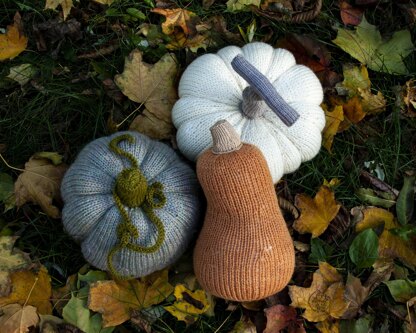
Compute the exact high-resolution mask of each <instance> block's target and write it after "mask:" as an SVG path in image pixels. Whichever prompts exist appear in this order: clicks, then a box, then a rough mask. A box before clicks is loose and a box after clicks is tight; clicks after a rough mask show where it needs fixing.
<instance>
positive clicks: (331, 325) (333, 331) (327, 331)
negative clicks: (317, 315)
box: [315, 319, 339, 333]
mask: <svg viewBox="0 0 416 333" xmlns="http://www.w3.org/2000/svg"><path fill="white" fill-rule="evenodd" d="M315 326H316V328H317V329H318V330H319V332H320V333H339V320H329V319H327V320H325V321H323V322H320V323H318V324H316V325H315Z"/></svg>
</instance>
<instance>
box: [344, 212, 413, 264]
mask: <svg viewBox="0 0 416 333" xmlns="http://www.w3.org/2000/svg"><path fill="white" fill-rule="evenodd" d="M351 214H352V215H353V216H355V223H356V226H355V230H356V232H360V231H362V230H365V229H368V228H377V227H380V226H384V229H383V232H382V233H381V235H380V237H379V241H378V254H379V257H385V258H392V259H394V258H398V259H400V260H401V261H403V262H404V263H405V264H407V265H409V266H411V267H415V266H416V244H415V242H414V240H413V239H412V238H411V239H409V240H407V241H406V240H404V239H402V238H401V237H399V236H396V235H394V234H393V233H392V232H391V231H390V230H392V229H395V228H399V227H400V225H399V224H398V222H397V221H396V219H395V218H394V215H393V214H392V213H390V212H389V211H387V210H385V209H382V208H377V207H354V208H353V209H352V210H351Z"/></svg>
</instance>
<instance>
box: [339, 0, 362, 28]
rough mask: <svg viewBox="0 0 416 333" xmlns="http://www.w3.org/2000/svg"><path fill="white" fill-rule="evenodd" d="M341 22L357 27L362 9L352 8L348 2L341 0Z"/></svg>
mask: <svg viewBox="0 0 416 333" xmlns="http://www.w3.org/2000/svg"><path fill="white" fill-rule="evenodd" d="M339 8H340V10H341V20H342V22H343V23H344V24H350V25H354V26H355V25H359V24H360V23H361V20H362V18H363V14H364V9H363V8H358V7H353V6H352V5H351V4H350V3H349V2H348V1H346V0H341V2H340V4H339Z"/></svg>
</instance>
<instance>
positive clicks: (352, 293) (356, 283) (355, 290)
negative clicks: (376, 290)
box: [342, 274, 370, 319]
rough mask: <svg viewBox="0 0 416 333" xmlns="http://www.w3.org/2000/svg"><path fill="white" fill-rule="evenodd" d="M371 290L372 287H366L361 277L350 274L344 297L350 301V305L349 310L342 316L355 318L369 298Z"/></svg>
mask: <svg viewBox="0 0 416 333" xmlns="http://www.w3.org/2000/svg"><path fill="white" fill-rule="evenodd" d="M369 292H370V287H364V286H363V285H362V284H361V281H360V279H359V278H357V277H355V276H353V275H351V274H348V278H347V283H346V284H345V295H344V297H345V300H346V301H347V302H349V305H348V309H347V311H346V312H345V313H344V314H343V315H342V318H343V319H352V318H354V317H355V316H356V315H357V313H358V311H359V310H360V308H361V306H362V305H363V304H364V302H365V300H366V299H367V297H368V295H369Z"/></svg>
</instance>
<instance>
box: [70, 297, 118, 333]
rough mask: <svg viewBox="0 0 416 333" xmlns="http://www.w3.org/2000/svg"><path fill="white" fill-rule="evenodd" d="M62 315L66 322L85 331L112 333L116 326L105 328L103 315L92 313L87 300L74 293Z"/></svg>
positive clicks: (86, 332)
mask: <svg viewBox="0 0 416 333" xmlns="http://www.w3.org/2000/svg"><path fill="white" fill-rule="evenodd" d="M62 315H63V317H64V319H65V321H66V322H68V323H70V324H72V325H74V326H76V327H78V328H79V329H81V330H83V331H84V332H85V333H111V332H112V331H113V330H114V327H106V328H103V325H102V321H103V319H102V317H101V315H100V314H99V313H96V314H92V313H91V311H90V310H88V307H87V302H86V300H82V299H80V298H78V297H75V296H74V295H72V296H71V299H70V300H69V302H68V303H67V304H66V305H65V307H64V309H63V311H62Z"/></svg>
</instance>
